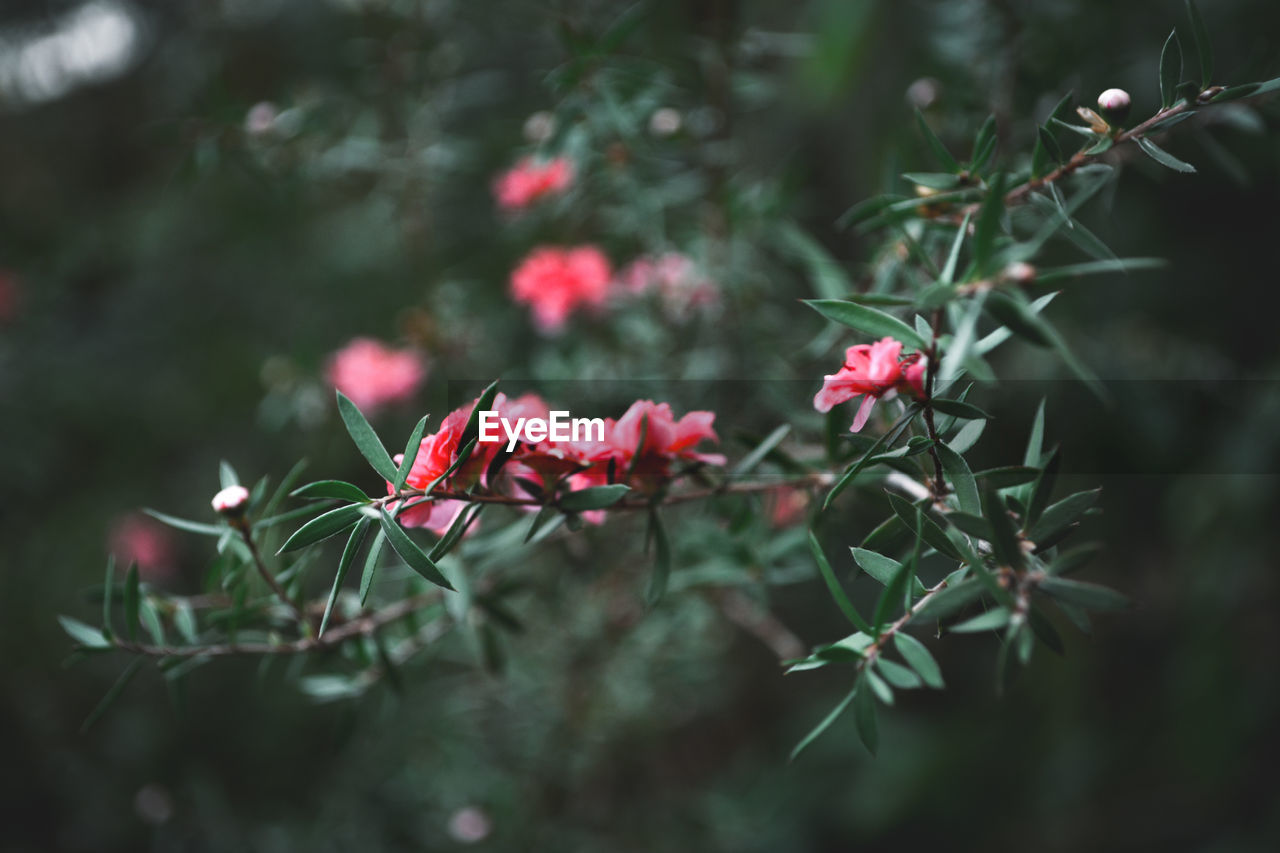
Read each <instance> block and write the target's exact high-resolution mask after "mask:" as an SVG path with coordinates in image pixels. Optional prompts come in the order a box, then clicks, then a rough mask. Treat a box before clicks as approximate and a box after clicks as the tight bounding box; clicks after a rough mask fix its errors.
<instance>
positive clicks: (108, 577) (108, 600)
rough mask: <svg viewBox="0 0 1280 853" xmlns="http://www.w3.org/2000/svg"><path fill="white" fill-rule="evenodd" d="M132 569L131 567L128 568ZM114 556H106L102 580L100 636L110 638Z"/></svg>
mask: <svg viewBox="0 0 1280 853" xmlns="http://www.w3.org/2000/svg"><path fill="white" fill-rule="evenodd" d="M130 568H132V566H130ZM115 588H116V555H115V554H108V555H107V568H106V574H105V576H104V577H103V579H102V636H104V637H111V636H113V634H114V631H113V630H112V628H111V605H112V604H113V603H114V602H115V598H116V592H115Z"/></svg>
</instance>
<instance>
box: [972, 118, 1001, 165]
mask: <svg viewBox="0 0 1280 853" xmlns="http://www.w3.org/2000/svg"><path fill="white" fill-rule="evenodd" d="M998 139H999V137H997V135H996V117H995V116H993V115H989V116H987V120H986V121H984V122H983V123H982V125H981V127H979V128H978V132H977V134H975V135H974V137H973V160H972V161H971V162H970V164H969V171H971V172H981V171H982V170H983V169H985V168H986V166H987V164H988V163H989V162H991V157H992V155H994V154H995V153H996V143H997V141H998Z"/></svg>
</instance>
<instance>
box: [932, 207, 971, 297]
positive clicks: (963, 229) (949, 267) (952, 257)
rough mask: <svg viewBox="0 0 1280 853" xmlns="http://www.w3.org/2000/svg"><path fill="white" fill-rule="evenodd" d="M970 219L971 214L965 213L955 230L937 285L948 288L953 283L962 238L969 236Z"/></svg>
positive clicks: (962, 243) (958, 261) (962, 242)
mask: <svg viewBox="0 0 1280 853" xmlns="http://www.w3.org/2000/svg"><path fill="white" fill-rule="evenodd" d="M971 217H972V214H969V213H966V214H965V215H964V220H963V221H962V222H961V223H960V227H959V228H957V229H956V236H955V237H954V238H952V240H951V251H949V252H948V253H947V262H946V264H945V265H944V266H943V267H942V274H941V275H940V276H938V283H939V284H944V285H947V286H950V285H952V284H954V283H955V280H956V267H957V266H959V264H960V248H961V247H962V246H963V245H964V238H965V237H967V236H969V219H970V218H971Z"/></svg>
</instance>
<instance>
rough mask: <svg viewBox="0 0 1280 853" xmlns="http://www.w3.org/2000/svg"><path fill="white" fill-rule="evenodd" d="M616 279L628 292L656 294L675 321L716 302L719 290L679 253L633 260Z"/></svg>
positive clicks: (717, 301) (689, 259) (688, 258)
mask: <svg viewBox="0 0 1280 853" xmlns="http://www.w3.org/2000/svg"><path fill="white" fill-rule="evenodd" d="M619 278H620V279H621V282H622V286H623V288H625V289H626V290H627V291H628V292H630V293H633V294H637V295H639V294H642V293H645V292H647V291H656V292H657V294H658V296H659V298H660V299H661V300H662V304H663V307H664V308H665V309H666V311H667V313H668V314H669V315H671V316H673V317H677V318H678V317H681V316H683V315H685V314H687V313H688V312H689V311H690V310H692V309H694V308H701V307H707V306H712V305H716V304H717V303H719V301H720V288H719V287H718V286H717V285H716V283H715V282H714V281H712V280H711V279H709V278H707V277H706V276H704V275H702V273H701V272H700V271H699V270H698V266H697V264H695V263H694V261H693V260H692V259H691V258H690V257H689V256H688V255H684V254H681V253H680V252H664V253H662V254H661V255H648V256H644V257H640V258H636V259H635V260H634V261H632V262H631V263H630V264H628V265H627V267H626V269H624V270H623V271H622V273H621V275H620V276H619Z"/></svg>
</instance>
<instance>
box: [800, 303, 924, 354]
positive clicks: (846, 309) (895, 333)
mask: <svg viewBox="0 0 1280 853" xmlns="http://www.w3.org/2000/svg"><path fill="white" fill-rule="evenodd" d="M805 304H806V305H808V306H809V307H810V308H812V309H813V310H815V311H817V312H818V313H819V314H821V315H822V316H824V317H826V318H827V319H828V320H832V321H834V322H836V323H839V324H841V325H842V326H848V327H849V328H850V329H854V330H855V331H859V332H862V333H863V334H866V335H870V336H871V337H873V338H881V337H885V336H888V337H891V338H897V339H898V340H900V341H902V342H903V343H904V344H907V345H909V346H912V347H915V348H916V349H923V348H924V346H925V341H924V338H922V337H920V335H918V334H916V330H915V329H913V328H911V327H910V326H908V325H907V324H906V323H904V322H902V321H901V320H899V319H898V318H897V317H894V316H891V315H889V314H886V313H884V312H883V311H878V310H876V309H875V308H871V307H869V306H867V305H859V304H857V303H856V302H845V301H844V300H840V299H809V300H805Z"/></svg>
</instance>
